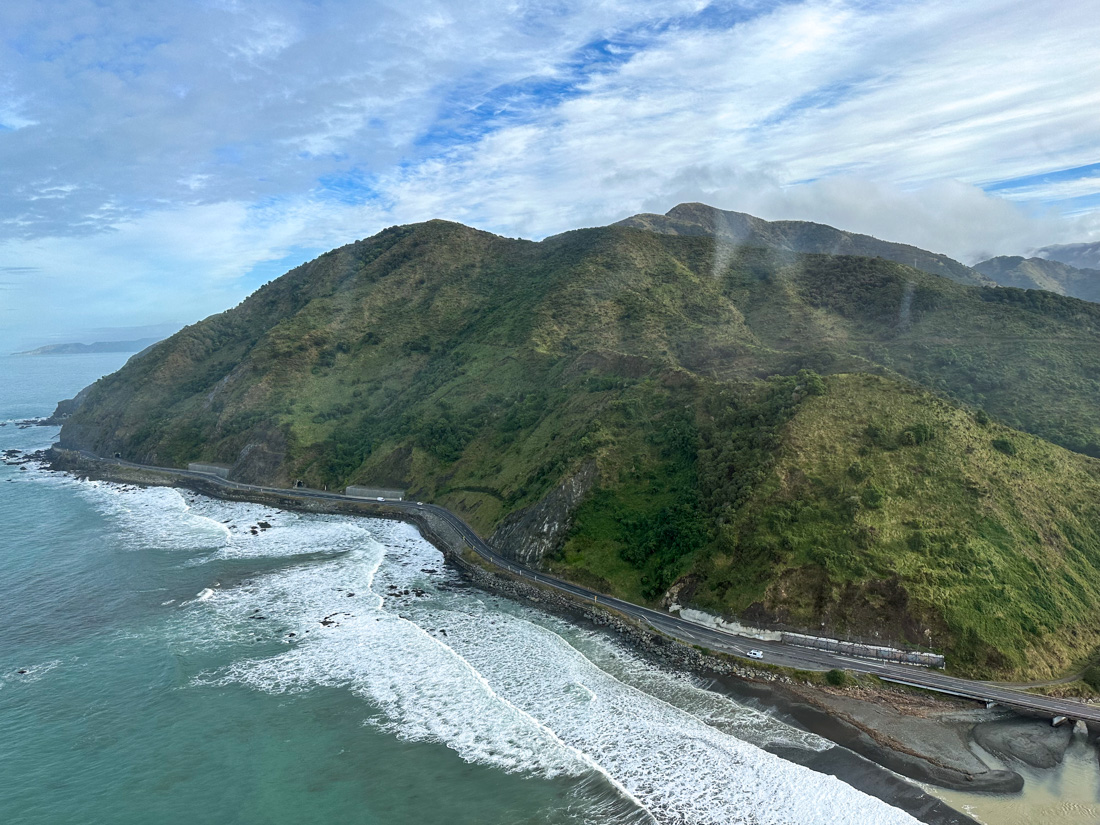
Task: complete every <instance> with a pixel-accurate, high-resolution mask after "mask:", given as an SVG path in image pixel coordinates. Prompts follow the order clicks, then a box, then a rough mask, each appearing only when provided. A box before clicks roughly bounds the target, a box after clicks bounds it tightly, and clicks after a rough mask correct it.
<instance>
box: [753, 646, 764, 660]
mask: <svg viewBox="0 0 1100 825" xmlns="http://www.w3.org/2000/svg"><path fill="white" fill-rule="evenodd" d="M749 658H750V659H763V658H764V651H763V650H757V649H756V648H755V647H754V648H753V649H752V650H750V651H749Z"/></svg>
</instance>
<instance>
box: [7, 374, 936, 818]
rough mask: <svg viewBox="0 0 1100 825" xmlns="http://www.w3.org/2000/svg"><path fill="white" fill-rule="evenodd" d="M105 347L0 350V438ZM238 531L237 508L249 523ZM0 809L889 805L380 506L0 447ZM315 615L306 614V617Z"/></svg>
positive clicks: (115, 811)
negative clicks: (484, 573)
mask: <svg viewBox="0 0 1100 825" xmlns="http://www.w3.org/2000/svg"><path fill="white" fill-rule="evenodd" d="M125 357H126V356H124V355H114V354H110V355H80V356H55V357H39V358H31V357H23V358H18V357H4V358H0V421H2V422H4V426H2V427H0V450H19V451H22V452H24V453H25V452H29V451H34V450H38V449H42V448H45V447H47V446H49V444H50V443H52V442H53V441H54V440H55V438H56V436H57V428H55V427H38V426H36V427H21V426H20V425H19V424H18V423H17V422H18V421H20V420H22V419H27V418H32V417H38V416H47V415H49V414H50V412H52V410H53V407H54V404H55V403H56V402H57V401H58V400H59V399H62V398H68V397H71V396H72V395H74V394H75V393H76V392H77V391H78V390H79V389H81V388H82V387H84V386H85V385H87V384H89V383H90V382H91V381H93V380H95V379H96V378H98V377H99V376H100V375H103V374H106V373H108V372H111V371H113V370H115V369H117V368H118V367H119V366H121V364H122V363H123V362H124V360H125ZM261 522H262V523H263V525H268V526H266V527H265V526H263V525H261ZM0 526H2V530H0V605H2V606H3V614H2V615H3V626H2V629H0V821H3V822H12V823H20V825H58V824H59V823H74V825H75V824H77V823H79V824H80V825H90V824H91V823H125V824H126V825H130V823H132V824H133V825H139V824H140V825H148V824H149V823H155V824H156V825H177V824H178V825H185V824H186V825H199V823H272V824H273V825H278V824H280V823H387V824H388V825H403V824H404V823H418V824H419V823H486V824H488V823H608V822H623V823H634V822H638V823H642V822H660V823H700V824H705V823H723V825H725V824H726V823H776V824H777V825H779V824H782V825H808V824H809V823H823V824H824V823H840V822H858V823H861V825H875V823H912V822H914V821H915V820H913V819H911V818H910V817H909V816H908V815H906V814H904V813H902V812H901V811H899V810H897V809H895V808H892V807H890V806H888V805H886V804H884V803H883V802H880V801H878V800H876V799H873V798H871V797H869V796H866V795H864V794H862V793H860V792H858V791H856V790H854V789H853V788H851V787H849V786H848V785H845V784H844V783H842V782H840V781H838V780H836V779H833V778H832V777H828V776H823V775H820V774H817V773H813V772H811V771H809V770H808V769H805V768H802V767H799V766H797V765H795V764H792V763H790V762H786V761H784V760H782V759H780V758H778V757H776V756H773V755H771V754H769V753H767V752H765V751H764V750H762V749H761V748H762V747H763V746H768V745H776V744H779V745H795V746H799V747H802V748H809V749H815V750H816V749H824V748H826V747H827V746H828V743H826V742H825V741H824V740H820V739H818V738H817V737H815V736H813V735H812V734H809V733H806V732H804V731H799V730H796V729H794V728H792V727H790V726H788V725H785V724H783V723H782V722H781V721H778V720H777V719H775V718H773V717H772V716H770V715H768V714H767V713H764V712H761V711H759V710H756V709H754V708H752V707H749V706H745V705H741V704H738V703H736V702H734V701H732V700H731V699H728V698H725V697H724V696H721V695H718V694H716V693H713V692H711V691H708V690H706V689H705V685H704V684H702V683H701V682H699V681H698V680H697V678H696V677H692V676H689V675H684V674H677V673H672V672H668V671H665V670H662V669H659V668H657V667H655V666H654V665H652V664H650V663H647V662H645V661H643V660H641V659H639V658H638V657H637V656H635V655H634V654H633V653H632V652H631V651H630V650H629V649H628V648H627V647H626V646H625V645H623V644H622V643H621V642H619V641H617V640H616V639H615V638H614V637H611V636H608V635H606V634H603V633H601V632H598V631H595V630H592V629H586V628H583V627H579V626H576V625H573V624H571V623H569V622H567V621H564V620H562V619H559V618H556V617H554V616H552V615H548V614H545V613H542V612H539V611H537V610H535V609H533V608H531V607H530V606H525V605H522V604H518V603H515V602H511V601H508V600H505V599H502V598H497V597H494V596H491V595H488V594H486V593H484V592H482V591H479V590H476V589H473V588H471V587H470V586H468V585H467V584H465V583H464V582H463V581H462V580H461V578H459V576H458V575H457V574H456V573H455V572H453V571H452V570H450V569H449V568H447V567H446V566H445V565H444V563H443V559H442V556H441V554H440V553H439V552H438V551H437V550H436V549H435V548H434V547H432V546H431V545H430V544H428V543H427V542H426V541H424V540H423V539H422V538H421V537H420V535H419V534H418V533H417V532H416V530H415V529H414V528H412V527H410V526H408V525H404V524H398V523H392V522H384V521H377V520H371V519H356V518H349V517H337V516H322V515H304V514H299V513H292V512H286V511H279V510H274V509H272V508H269V507H266V506H262V505H255V504H240V503H227V502H222V501H217V500H213V499H208V498H204V497H202V496H198V495H196V494H193V493H190V492H188V491H184V490H176V489H168V488H156V489H140V488H135V487H130V486H122V485H114V484H107V483H101V482H94V481H83V480H79V479H76V478H73V477H70V476H67V475H63V474H57V473H52V472H49V471H47V470H45V469H44V468H42V467H40V466H39V465H38V464H37V463H35V462H27V463H20V462H19V461H16V462H15V463H5V464H3V465H0ZM322 622H324V623H322Z"/></svg>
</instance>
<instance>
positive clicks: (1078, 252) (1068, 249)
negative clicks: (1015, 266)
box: [1035, 241, 1100, 269]
mask: <svg viewBox="0 0 1100 825" xmlns="http://www.w3.org/2000/svg"><path fill="white" fill-rule="evenodd" d="M1035 254H1036V255H1038V256H1039V257H1040V258H1046V259H1047V260H1051V261H1060V262H1061V263H1064V264H1069V265H1070V266H1074V267H1077V268H1078V269H1100V241H1097V242H1095V243H1067V244H1055V245H1054V246H1044V247H1043V248H1042V249H1039V250H1036V252H1035Z"/></svg>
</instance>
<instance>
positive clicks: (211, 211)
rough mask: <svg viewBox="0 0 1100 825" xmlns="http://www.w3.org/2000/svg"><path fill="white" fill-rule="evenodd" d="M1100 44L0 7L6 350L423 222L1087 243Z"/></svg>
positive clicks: (594, 21)
mask: <svg viewBox="0 0 1100 825" xmlns="http://www.w3.org/2000/svg"><path fill="white" fill-rule="evenodd" d="M1098 44H1100V7H1098V6H1097V3H1096V0H1088V2H1081V0H1067V2H1062V3H1058V4H1040V3H1035V2H1033V0H1032V1H1031V2H1015V1H1010V0H990V1H989V2H939V1H937V2H928V1H927V0H914V2H897V3H891V2H868V1H866V0H864V2H842V0H807V1H806V2H796V1H795V0H791V2H765V1H764V0H746V2H714V3H707V2H701V1H700V0H652V2H647V3H637V2H626V0H606V2H601V1H600V0H591V1H590V2H583V3H582V2H575V1H574V0H548V1H547V2H540V0H531V1H530V2H523V1H522V0H514V1H513V2H508V3H501V2H477V1H476V0H472V1H471V2H468V3H464V4H461V5H459V4H454V3H441V2H426V1H425V0H404V2H400V3H396V2H395V3H388V2H336V1H335V0H309V2H304V1H303V2H294V1H293V0H265V2H250V0H203V1H202V2H190V0H180V2H178V3H174V4H150V3H145V2H140V0H51V2H50V3H41V2H32V1H31V0H7V2H5V3H3V4H0V186H2V191H3V193H4V197H3V198H0V350H4V349H8V350H10V349H13V348H17V347H20V346H24V345H26V346H30V345H32V344H37V343H42V342H45V341H50V340H68V339H71V338H73V337H74V336H76V337H80V335H79V334H78V333H80V334H82V331H83V330H89V329H93V328H95V329H101V328H110V327H135V326H140V325H145V324H155V323H162V322H167V321H179V322H191V321H194V320H197V319H198V318H201V317H204V316H205V315H208V314H210V313H213V312H217V311H220V310H222V309H225V308H226V307H229V306H232V305H234V304H236V303H237V302H239V301H240V300H241V299H242V298H243V297H244V296H245V295H247V294H248V293H249V292H250V291H251V290H252V289H254V288H255V287H256V286H258V285H259V284H260V283H263V282H264V281H267V280H270V279H271V278H273V277H275V276H277V275H279V274H281V273H282V272H283V271H285V270H286V269H287V268H289V267H290V266H293V265H295V264H297V263H300V262H301V261H303V260H306V259H308V258H310V257H313V256H314V255H316V254H317V253H319V252H321V251H324V250H326V249H329V248H332V247H334V246H338V245H340V244H342V243H346V242H348V241H351V240H355V239H357V238H363V237H367V236H369V235H372V234H374V233H375V232H377V231H379V230H380V229H382V228H384V227H385V226H388V225H391V224H394V223H408V222H413V221H420V220H426V219H429V218H433V217H442V218H448V219H452V220H458V221H462V222H464V223H468V224H472V225H475V226H478V227H481V228H484V229H488V230H490V231H494V232H499V233H500V234H503V235H508V236H522V237H528V238H535V239H537V238H541V237H544V236H546V235H549V234H553V233H556V232H560V231H563V230H565V229H569V228H573V227H577V226H586V225H596V224H603V223H608V222H611V221H614V220H618V219H620V218H623V217H625V216H627V215H630V214H633V213H636V212H640V211H659V212H664V211H667V210H668V209H670V208H671V207H672V206H674V205H675V204H676V203H678V202H681V201H686V200H701V201H705V202H707V203H711V204H713V205H715V206H720V207H723V208H727V209H736V210H740V211H745V212H750V213H752V214H756V215H759V216H761V217H764V218H769V219H779V218H785V219H806V220H816V221H822V222H825V223H830V224H833V225H835V226H840V227H842V228H845V229H851V230H854V231H860V232H867V233H870V234H874V235H876V236H878V237H882V238H890V239H895V240H899V241H905V242H908V243H914V244H917V245H920V246H924V247H927V248H930V249H933V250H935V251H939V252H946V253H948V254H951V255H953V256H955V257H958V258H960V259H962V260H965V261H967V262H973V261H975V260H978V259H980V258H982V257H986V256H989V255H993V254H1021V253H1026V252H1028V251H1029V250H1031V249H1033V248H1036V247H1040V246H1045V245H1047V244H1051V243H1068V242H1075V241H1094V240H1100V163H1098V162H1100V117H1097V115H1096V113H1097V112H1100V85H1098V84H1096V82H1095V75H1096V66H1097V65H1100V46H1098Z"/></svg>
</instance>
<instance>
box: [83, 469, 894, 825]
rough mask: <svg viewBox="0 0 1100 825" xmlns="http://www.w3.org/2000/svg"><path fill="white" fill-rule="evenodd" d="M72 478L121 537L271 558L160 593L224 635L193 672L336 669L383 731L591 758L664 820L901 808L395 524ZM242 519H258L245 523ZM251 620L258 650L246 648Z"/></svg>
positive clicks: (183, 615) (294, 673)
mask: <svg viewBox="0 0 1100 825" xmlns="http://www.w3.org/2000/svg"><path fill="white" fill-rule="evenodd" d="M85 492H86V495H88V496H89V497H90V499H91V500H93V501H94V502H96V506H97V507H99V508H100V509H102V510H103V512H105V513H106V514H109V515H112V516H114V517H116V518H117V520H118V524H119V529H120V531H121V532H123V533H124V534H126V536H127V542H128V543H129V544H130V545H131V546H132V547H134V548H135V549H140V548H143V547H144V548H162V549H163V548H169V549H171V548H179V549H200V548H203V549H206V550H209V553H210V555H209V558H219V557H220V558H249V557H251V558H257V559H263V558H268V557H270V558H279V559H282V560H283V561H284V563H283V564H281V565H280V566H279V567H278V568H276V569H274V570H271V571H269V572H263V573H260V574H257V575H255V576H253V577H252V578H250V579H248V580H246V581H244V582H241V583H238V584H234V585H230V586H226V587H221V588H218V587H216V586H214V585H215V582H213V581H211V582H210V585H211V586H209V587H207V588H205V589H204V590H203V591H202V594H201V595H202V597H203V598H201V599H192V600H191V601H189V602H183V603H181V604H178V605H175V606H164V610H165V611H166V612H168V611H171V613H170V614H169V615H170V616H171V617H173V618H172V619H171V621H174V622H175V625H174V626H175V628H176V633H177V636H176V638H177V642H176V643H177V644H179V645H182V646H184V647H187V646H190V645H193V646H195V647H205V646H209V645H216V646H220V647H224V648H226V649H230V650H234V651H238V653H237V654H236V655H237V658H236V659H235V661H234V662H233V663H232V664H231V665H229V666H227V667H224V668H222V669H220V670H218V671H216V672H211V673H206V674H203V675H202V676H201V677H199V678H198V679H197V680H196V682H197V683H198V684H205V685H214V686H217V685H225V684H243V685H247V686H250V687H252V688H255V689H257V690H262V691H267V692H272V693H280V692H291V691H294V692H298V691H308V690H310V689H313V688H316V687H338V688H345V689H347V690H350V691H352V692H353V693H354V694H356V695H358V696H361V697H363V699H364V706H363V707H364V709H363V721H364V722H368V723H370V724H372V725H376V726H377V727H379V728H381V729H383V730H385V731H389V732H390V733H392V734H393V735H395V736H398V737H401V738H404V739H410V740H423V741H432V742H438V743H441V744H443V745H445V746H447V747H448V748H451V749H452V750H454V751H455V752H456V753H457V754H459V755H460V756H461V757H462V758H463V759H466V760H468V761H471V762H477V763H481V764H486V765H492V766H495V767H497V768H499V769H501V770H503V771H508V772H526V773H531V774H534V775H541V776H546V777H554V776H573V777H590V776H591V777H600V778H602V780H605V781H606V782H608V783H610V785H612V786H614V787H615V788H617V789H618V790H619V792H620V793H621V794H622V795H623V797H624V798H626V799H629V800H631V801H633V803H634V804H635V805H636V808H637V810H638V812H639V813H640V814H642V815H644V812H648V814H649V815H650V816H652V818H653V819H654V820H656V821H658V822H662V823H699V825H709V823H760V824H761V825H762V824H763V823H775V824H776V825H780V823H782V825H794V823H798V825H802V823H833V822H847V821H860V822H861V823H864V824H865V825H878V824H879V823H882V824H883V825H885V823H912V822H914V820H913V819H912V818H910V817H909V816H908V815H906V814H904V813H903V812H901V811H899V810H897V809H895V808H892V807H890V806H888V805H886V804H885V803H883V802H880V801H879V800H877V799H873V798H871V797H868V796H866V795H864V794H862V793H860V792H858V791H856V790H855V789H853V788H851V787H850V786H848V785H846V784H844V783H842V782H840V781H839V780H837V779H835V778H833V777H830V776H825V775H821V774H817V773H814V772H812V771H810V770H808V769H806V768H802V767H800V766H797V765H794V764H792V763H790V762H786V761H784V760H782V759H780V758H778V757H775V756H772V755H771V754H769V753H767V752H766V751H764V750H761V748H760V747H758V746H759V745H766V744H770V743H777V742H778V743H784V744H796V745H799V746H801V747H806V748H813V749H819V748H822V747H825V745H826V743H824V742H823V740H820V739H818V738H817V737H814V736H812V735H810V734H806V733H803V732H799V731H795V730H793V729H791V728H789V727H788V726H786V725H783V724H782V723H781V722H779V721H777V720H774V719H772V718H771V717H768V716H767V715H766V714H762V713H759V712H757V711H754V710H752V709H749V708H745V707H743V706H741V705H739V704H738V703H736V702H733V701H731V700H729V699H727V698H725V697H722V696H718V695H717V694H714V693H711V692H710V691H706V690H704V689H703V687H702V685H701V684H700V683H699V682H698V681H697V680H695V679H694V678H693V677H690V676H685V675H683V674H675V673H670V672H668V671H665V670H663V669H661V668H658V667H655V666H654V665H652V664H650V663H648V662H646V661H644V660H642V659H640V658H638V657H637V656H636V655H634V654H633V653H631V652H630V651H629V650H627V649H626V648H625V647H623V646H622V645H621V644H620V643H618V642H617V641H615V640H614V639H612V638H610V637H608V636H606V635H604V634H600V633H596V632H592V631H586V630H581V629H578V628H575V627H573V626H572V625H570V624H568V623H567V622H564V621H563V620H561V619H557V618H555V617H552V616H548V615H546V614H543V613H541V612H538V611H535V610H533V609H531V608H528V607H525V606H522V605H519V604H517V603H515V602H511V601H508V600H505V599H501V598H498V597H495V596H490V595H487V594H484V593H481V592H480V591H476V590H473V589H471V588H469V587H467V586H465V585H464V584H463V583H462V582H461V580H460V579H459V578H458V576H457V574H456V573H455V572H454V571H453V570H451V569H450V568H448V567H446V566H445V565H444V562H443V558H442V555H441V554H440V553H439V551H438V550H436V549H435V548H434V547H432V546H431V545H430V544H429V543H428V542H426V541H425V540H423V539H422V538H421V537H420V535H419V534H418V533H417V532H416V531H415V529H413V528H412V527H410V526H409V525H404V524H399V523H394V522H385V521H374V520H368V519H353V518H344V517H336V516H320V515H312V514H294V513H285V512H280V511H273V510H272V509H271V508H267V507H263V506H262V505H251V504H238V503H225V502H218V501H214V500H210V499H205V498H203V497H201V496H197V495H195V494H191V493H180V492H179V491H176V490H166V489H150V490H135V489H134V488H127V487H124V486H119V485H103V484H96V483H88V484H86V485H85ZM260 521H264V522H266V523H267V524H269V525H270V527H269V528H268V529H263V530H260V529H258V528H257V530H256V533H255V534H253V531H252V527H253V526H256V525H257V524H258V522H260ZM298 556H301V557H302V558H301V559H300V560H299V559H297V558H296V557H298ZM257 639H262V640H265V642H266V644H265V645H261V648H260V649H262V650H263V651H264V652H263V653H262V654H261V655H258V656H257V655H248V649H249V648H248V647H246V644H254V643H255V642H256V641H257ZM272 645H274V648H272ZM252 649H253V650H255V649H256V648H252Z"/></svg>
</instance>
